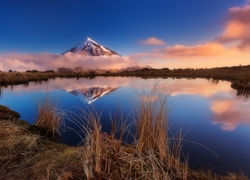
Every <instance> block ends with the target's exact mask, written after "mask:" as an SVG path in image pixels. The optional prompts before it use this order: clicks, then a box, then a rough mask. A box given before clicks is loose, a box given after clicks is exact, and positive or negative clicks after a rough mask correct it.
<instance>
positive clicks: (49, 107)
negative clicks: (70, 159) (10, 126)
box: [35, 98, 64, 137]
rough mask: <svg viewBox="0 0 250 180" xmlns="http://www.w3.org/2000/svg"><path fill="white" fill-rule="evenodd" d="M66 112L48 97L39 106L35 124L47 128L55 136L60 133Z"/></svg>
mask: <svg viewBox="0 0 250 180" xmlns="http://www.w3.org/2000/svg"><path fill="white" fill-rule="evenodd" d="M63 116H64V113H63V112H62V111H60V109H59V108H58V107H57V106H56V105H54V104H53V103H52V102H50V100H49V99H48V98H46V101H45V103H44V104H42V105H39V107H38V117H37V120H36V121H35V125H36V126H39V127H42V128H44V129H46V130H47V133H51V134H52V136H53V137H55V135H57V134H59V135H60V127H61V125H62V118H63Z"/></svg>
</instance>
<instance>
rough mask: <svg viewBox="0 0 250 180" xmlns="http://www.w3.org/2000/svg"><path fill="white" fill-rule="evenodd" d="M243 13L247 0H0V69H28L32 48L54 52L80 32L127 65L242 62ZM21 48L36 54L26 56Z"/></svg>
mask: <svg viewBox="0 0 250 180" xmlns="http://www.w3.org/2000/svg"><path fill="white" fill-rule="evenodd" d="M247 17H250V0H154V1H153V0H134V1H132V0H106V1H103V0H99V1H98V0H81V1H80V0H22V1H20V0H8V1H7V0H3V1H0V62H2V64H1V63H0V70H1V69H8V68H11V67H12V66H11V65H12V64H13V63H15V64H16V66H15V67H16V68H17V69H24V67H26V65H27V63H29V65H28V66H27V67H30V68H31V67H32V64H35V65H34V68H36V67H38V66H41V61H42V60H41V59H44V57H42V58H41V57H40V54H42V53H49V54H51V56H53V55H54V54H60V53H62V52H65V51H66V50H68V49H70V48H71V47H73V46H75V45H76V44H77V43H79V42H81V41H85V39H86V37H90V38H92V39H93V40H95V41H96V42H98V43H100V44H102V45H104V46H107V47H109V48H111V49H113V50H115V51H116V52H118V53H119V54H121V55H122V56H126V57H129V60H127V59H125V60H124V61H126V63H127V64H130V65H131V64H133V65H138V64H139V65H150V66H152V67H156V68H161V67H170V68H174V67H176V68H180V67H181V68H183V67H188V68H189V67H214V66H231V65H239V64H249V60H248V59H249V58H250V57H249V56H250V54H249V53H247V51H245V50H246V49H248V48H250V40H249V36H250V30H249V29H250V18H247ZM153 41H154V42H153ZM232 45H233V46H232ZM242 47H243V48H242ZM243 49H244V52H243V51H242V50H243ZM248 50H249V49H248ZM17 54H19V55H20V56H18V55H17ZM23 54H26V56H25V57H24V56H23ZM28 54H39V57H35V58H33V59H36V62H31V60H30V59H32V57H31V56H29V58H28V59H29V62H27V60H26V59H27V58H26V57H27V56H28ZM21 56H22V57H21ZM211 56H213V57H211ZM19 57H20V58H19ZM236 57H238V58H236ZM11 58H12V60H10V59H11ZM46 58H48V57H47V56H46ZM53 58H54V56H53ZM60 58H61V57H60ZM60 58H58V59H60ZM239 59H241V61H240V62H239ZM38 61H39V62H38ZM65 61H66V60H65ZM114 62H115V60H114ZM6 64H9V65H8V66H7V65H6ZM56 64H57V65H58V64H59V62H57V63H56ZM77 65H79V63H78V64H77ZM20 67H21V68H20ZM115 67H118V66H115ZM122 67H123V68H124V64H123V65H122Z"/></svg>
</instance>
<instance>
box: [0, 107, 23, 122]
mask: <svg viewBox="0 0 250 180" xmlns="http://www.w3.org/2000/svg"><path fill="white" fill-rule="evenodd" d="M19 118H20V114H19V113H17V112H16V111H13V110H10V109H9V108H8V107H6V106H2V105H0V120H15V119H19Z"/></svg>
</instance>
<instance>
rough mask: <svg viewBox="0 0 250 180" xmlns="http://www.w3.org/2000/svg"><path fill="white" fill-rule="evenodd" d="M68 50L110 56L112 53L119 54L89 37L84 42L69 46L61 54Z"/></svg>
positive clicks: (90, 54)
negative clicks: (68, 48)
mask: <svg viewBox="0 0 250 180" xmlns="http://www.w3.org/2000/svg"><path fill="white" fill-rule="evenodd" d="M68 52H71V53H82V54H85V55H89V56H112V55H118V56H121V55H119V54H118V53H116V52H115V51H113V50H111V49H109V48H107V47H104V46H102V45H100V44H98V43H97V42H95V41H94V40H92V39H91V38H89V37H87V40H86V41H85V42H84V41H82V42H81V43H79V44H78V45H77V46H75V47H73V48H71V49H70V50H68V51H66V52H64V53H63V54H65V53H68Z"/></svg>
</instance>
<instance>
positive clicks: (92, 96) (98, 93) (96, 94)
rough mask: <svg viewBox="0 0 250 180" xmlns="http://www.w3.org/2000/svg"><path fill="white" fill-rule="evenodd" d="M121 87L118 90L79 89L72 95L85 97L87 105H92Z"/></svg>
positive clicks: (104, 88)
mask: <svg viewBox="0 0 250 180" xmlns="http://www.w3.org/2000/svg"><path fill="white" fill-rule="evenodd" d="M118 88H119V87H116V88H111V87H103V88H102V87H91V88H87V89H78V90H73V91H71V92H70V93H72V94H74V95H76V96H79V97H82V96H84V97H85V99H86V101H87V103H88V104H91V103H93V102H94V101H96V100H97V99H99V98H101V97H102V96H104V95H107V94H109V93H111V92H113V91H115V90H116V89H118Z"/></svg>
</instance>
